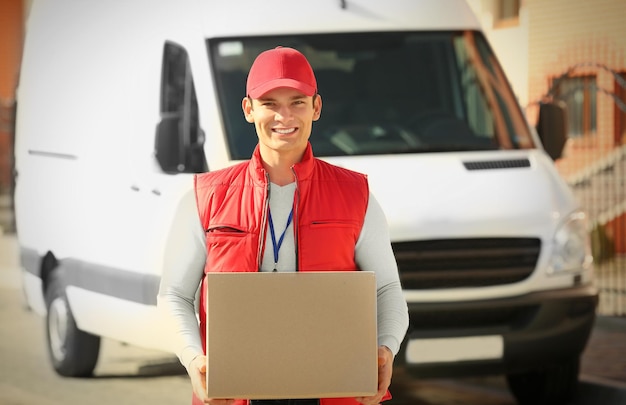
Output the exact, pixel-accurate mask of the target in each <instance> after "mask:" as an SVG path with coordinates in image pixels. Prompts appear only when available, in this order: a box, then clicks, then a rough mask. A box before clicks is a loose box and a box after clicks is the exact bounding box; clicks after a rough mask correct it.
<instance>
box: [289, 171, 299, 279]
mask: <svg viewBox="0 0 626 405" xmlns="http://www.w3.org/2000/svg"><path fill="white" fill-rule="evenodd" d="M291 171H292V172H293V178H294V179H296V191H295V193H296V195H295V197H294V199H293V247H294V250H295V253H296V271H300V255H299V254H298V239H299V238H300V226H299V224H300V220H299V212H298V206H299V203H300V184H299V183H298V175H297V174H296V171H295V170H294V168H293V166H292V167H291Z"/></svg>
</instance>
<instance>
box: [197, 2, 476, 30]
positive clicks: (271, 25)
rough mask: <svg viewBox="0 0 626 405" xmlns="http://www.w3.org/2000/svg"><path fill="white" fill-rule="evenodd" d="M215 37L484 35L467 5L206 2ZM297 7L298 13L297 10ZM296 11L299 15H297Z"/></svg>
mask: <svg viewBox="0 0 626 405" xmlns="http://www.w3.org/2000/svg"><path fill="white" fill-rule="evenodd" d="M201 3H202V7H203V9H204V11H203V12H202V13H201V16H202V17H201V18H202V19H203V21H202V23H201V25H202V27H204V29H203V31H204V35H205V37H207V38H210V37H215V36H218V37H222V36H248V35H281V34H293V33H299V34H308V33H324V32H342V31H350V32H354V31H372V30H374V31H403V30H461V29H462V30H468V29H469V30H480V29H481V27H480V23H479V21H478V19H477V18H476V16H475V15H474V13H473V12H472V10H471V8H470V7H469V5H468V4H467V3H466V1H465V0H446V1H441V0H393V1H381V0H317V1H310V2H304V1H298V2H294V1H293V0H269V1H263V2H260V1H258V0H230V1H219V2H216V1H215V0H202V1H201ZM294 4H297V6H296V7H294V6H293V5H294ZM294 8H296V9H297V11H298V13H294Z"/></svg>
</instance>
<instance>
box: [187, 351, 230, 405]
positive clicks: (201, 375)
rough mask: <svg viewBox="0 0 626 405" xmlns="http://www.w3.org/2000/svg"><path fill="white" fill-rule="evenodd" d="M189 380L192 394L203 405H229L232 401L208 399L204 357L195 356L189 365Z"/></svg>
mask: <svg viewBox="0 0 626 405" xmlns="http://www.w3.org/2000/svg"><path fill="white" fill-rule="evenodd" d="M187 374H189V378H190V379H191V387H192V388H193V394H194V395H195V396H196V397H197V398H198V399H199V400H200V401H201V402H202V403H204V404H210V405H231V404H232V403H233V402H235V400H234V399H216V398H209V397H208V396H207V393H206V356H196V358H194V359H193V360H192V361H191V363H190V364H189V369H188V370H187Z"/></svg>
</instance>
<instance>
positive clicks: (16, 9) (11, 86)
mask: <svg viewBox="0 0 626 405" xmlns="http://www.w3.org/2000/svg"><path fill="white" fill-rule="evenodd" d="M23 37H24V3H23V0H0V193H2V192H6V190H8V189H9V188H10V185H11V167H12V149H13V139H12V131H11V130H12V119H13V106H14V100H15V86H16V85H17V77H18V73H19V66H20V59H21V54H22V43H23Z"/></svg>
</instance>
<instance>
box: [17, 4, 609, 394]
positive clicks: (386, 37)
mask: <svg viewBox="0 0 626 405" xmlns="http://www.w3.org/2000/svg"><path fill="white" fill-rule="evenodd" d="M277 45H283V46H291V47H294V48H297V49H299V50H300V51H302V52H303V53H304V54H305V55H306V56H307V58H308V59H309V60H310V62H311V64H312V66H313V68H314V70H315V71H316V74H317V79H318V84H319V92H320V94H321V96H322V98H323V111H322V118H321V120H320V121H318V122H316V123H315V124H314V127H313V134H312V137H311V142H312V144H313V150H314V152H315V154H316V155H317V156H319V157H321V158H323V159H326V160H328V161H329V162H332V163H335V164H337V165H340V166H344V167H347V168H350V169H353V170H357V171H360V172H364V173H367V174H368V176H369V180H370V186H371V189H372V191H373V192H374V193H375V195H376V196H377V199H378V200H379V202H380V203H381V205H382V207H383V208H384V210H385V212H386V214H387V216H388V222H389V225H390V230H391V236H392V242H393V248H394V251H395V254H396V257H397V261H398V265H399V270H400V273H401V279H402V283H403V288H404V291H405V296H406V299H407V301H408V303H409V308H410V316H411V327H410V331H409V334H408V336H407V338H406V340H405V343H404V345H403V347H402V351H401V353H400V354H399V355H398V358H397V362H398V364H400V365H402V366H403V367H404V368H406V370H408V371H411V372H415V374H416V375H417V376H420V377H436V376H461V375H476V374H490V373H497V374H506V375H507V376H508V380H509V382H510V387H511V390H512V392H513V393H514V394H515V395H516V396H517V397H518V398H519V399H520V401H521V402H523V403H527V402H529V401H530V402H532V403H543V402H541V401H548V402H549V403H552V404H556V403H563V402H564V398H566V397H567V396H568V395H569V394H571V393H572V392H573V390H574V389H575V386H576V382H577V375H578V365H579V359H580V355H581V352H582V351H583V349H584V347H585V345H586V342H587V339H588V336H589V333H590V330H591V328H592V324H593V321H594V314H595V307H596V302H597V291H596V289H595V288H594V286H593V279H592V277H593V269H592V260H591V256H590V251H589V246H588V240H587V229H586V224H585V215H584V214H583V213H582V212H581V211H580V206H579V204H578V203H577V202H576V201H575V200H574V198H573V196H572V193H571V192H570V190H569V189H568V187H567V186H566V184H565V183H564V182H563V181H562V180H561V178H560V177H559V175H558V174H557V172H556V170H555V168H554V167H553V161H552V159H551V158H550V156H553V157H556V156H558V155H559V153H560V150H561V148H562V145H563V142H564V129H563V126H562V123H563V122H564V121H563V112H562V110H561V109H560V108H559V107H558V106H554V105H549V104H547V105H545V106H543V107H542V109H541V120H540V123H541V125H540V128H539V129H540V131H539V132H540V134H542V136H541V137H540V136H538V134H537V132H536V131H535V129H534V128H531V127H530V126H529V125H528V123H527V121H526V120H525V118H524V115H523V113H522V111H521V109H520V107H519V106H518V104H517V103H516V100H515V96H514V94H513V93H512V91H511V88H510V86H509V83H508V82H507V79H506V78H505V76H504V73H503V71H502V69H501V67H500V66H499V64H498V62H497V60H496V57H495V56H494V54H493V52H492V50H491V48H490V46H489V44H488V43H487V41H486V40H485V37H484V36H483V34H482V33H481V27H480V25H479V22H478V21H477V19H476V18H475V17H474V16H473V15H472V13H471V11H470V9H469V8H468V6H467V5H466V4H465V3H464V2H463V1H461V0H454V1H453V0H447V1H440V0H420V1H418V0H395V1H385V2H382V1H380V0H324V1H317V2H296V1H287V0H272V1H270V2H259V1H255V0H237V1H210V0H184V1H176V2H173V1H168V0H159V1H155V0H133V1H124V2H121V1H113V2H103V1H95V0H92V1H86V0H56V1H54V2H50V1H42V0H35V1H34V2H33V4H32V9H31V11H30V15H29V19H28V23H27V31H26V41H25V49H24V57H23V66H22V70H21V77H20V82H19V88H18V96H17V100H18V108H17V126H16V137H17V139H16V151H15V153H16V166H17V167H16V169H17V185H16V195H15V198H16V222H17V236H18V239H19V244H20V248H21V259H22V266H23V282H24V289H25V292H26V297H27V300H28V303H29V305H30V306H31V307H32V308H34V309H35V310H36V311H37V312H38V313H40V314H42V315H45V316H47V320H48V322H47V325H48V331H47V336H48V346H49V351H50V355H51V356H50V357H51V360H52V363H53V365H54V368H55V370H56V371H57V372H58V373H59V374H61V375H65V376H84V375H89V374H91V373H92V371H93V369H94V366H95V364H96V361H97V358H98V351H99V343H100V338H101V337H107V338H112V339H117V340H120V341H124V342H128V343H130V344H134V345H139V346H143V347H148V348H157V349H163V350H167V342H166V341H165V339H161V338H160V336H163V334H162V330H161V329H162V328H163V327H162V326H161V325H160V323H159V321H158V316H157V311H156V306H155V305H156V294H157V289H158V284H159V280H160V275H161V272H162V271H163V257H164V255H165V254H167V250H168V249H175V248H176V245H175V241H176V239H177V232H179V231H178V230H177V217H178V215H179V212H178V209H179V202H180V199H181V197H182V196H183V194H184V193H185V192H187V191H188V190H189V188H190V187H191V184H192V182H191V177H192V175H193V173H196V172H203V171H207V170H215V169H219V168H222V167H225V166H228V165H232V164H234V163H236V162H239V161H241V160H243V159H247V158H248V157H249V156H250V154H251V152H252V149H253V147H254V145H255V144H256V135H255V133H254V128H253V126H252V125H250V124H248V123H246V121H245V120H244V117H243V114H242V112H241V99H242V97H243V96H244V95H245V80H246V74H247V71H248V69H249V67H250V65H251V63H252V61H253V59H254V58H255V57H256V55H257V54H258V53H259V52H261V51H262V50H266V49H269V48H273V47H275V46H277ZM540 139H543V141H544V142H542V141H541V140H540ZM542 144H543V145H544V146H546V147H547V148H546V149H544V146H542ZM548 146H549V147H548ZM546 150H547V152H546ZM529 396H530V397H529ZM559 401H560V402H559Z"/></svg>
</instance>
